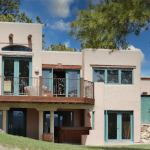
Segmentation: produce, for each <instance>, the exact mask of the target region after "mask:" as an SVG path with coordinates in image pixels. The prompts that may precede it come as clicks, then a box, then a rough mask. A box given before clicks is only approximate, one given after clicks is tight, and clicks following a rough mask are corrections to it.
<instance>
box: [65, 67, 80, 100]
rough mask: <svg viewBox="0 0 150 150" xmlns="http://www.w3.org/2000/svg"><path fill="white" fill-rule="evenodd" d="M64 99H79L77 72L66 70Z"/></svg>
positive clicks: (78, 77)
mask: <svg viewBox="0 0 150 150" xmlns="http://www.w3.org/2000/svg"><path fill="white" fill-rule="evenodd" d="M66 97H80V71H79V70H66Z"/></svg>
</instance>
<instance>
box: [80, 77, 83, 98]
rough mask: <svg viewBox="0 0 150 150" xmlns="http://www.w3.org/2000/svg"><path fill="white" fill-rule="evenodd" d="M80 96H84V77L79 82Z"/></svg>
mask: <svg viewBox="0 0 150 150" xmlns="http://www.w3.org/2000/svg"><path fill="white" fill-rule="evenodd" d="M80 86H81V88H80V96H81V97H84V78H81V84H80Z"/></svg>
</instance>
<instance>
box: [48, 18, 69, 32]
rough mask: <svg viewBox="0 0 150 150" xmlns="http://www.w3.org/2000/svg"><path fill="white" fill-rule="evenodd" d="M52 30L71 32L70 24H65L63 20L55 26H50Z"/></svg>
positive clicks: (55, 23)
mask: <svg viewBox="0 0 150 150" xmlns="http://www.w3.org/2000/svg"><path fill="white" fill-rule="evenodd" d="M50 28H51V29H55V30H60V31H69V30H70V22H67V23H65V22H64V21H63V20H62V19H61V20H59V21H56V22H54V24H53V25H51V26H50Z"/></svg>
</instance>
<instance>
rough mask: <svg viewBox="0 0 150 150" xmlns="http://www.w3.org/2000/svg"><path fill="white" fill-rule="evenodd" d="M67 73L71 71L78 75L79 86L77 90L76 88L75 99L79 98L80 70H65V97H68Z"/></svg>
mask: <svg viewBox="0 0 150 150" xmlns="http://www.w3.org/2000/svg"><path fill="white" fill-rule="evenodd" d="M69 71H72V72H77V74H78V85H79V88H78V91H77V97H80V80H79V79H80V70H75V69H66V75H65V76H66V97H68V79H69V78H68V72H69Z"/></svg>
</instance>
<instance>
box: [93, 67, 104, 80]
mask: <svg viewBox="0 0 150 150" xmlns="http://www.w3.org/2000/svg"><path fill="white" fill-rule="evenodd" d="M93 80H94V82H104V81H105V70H94V74H93Z"/></svg>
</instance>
